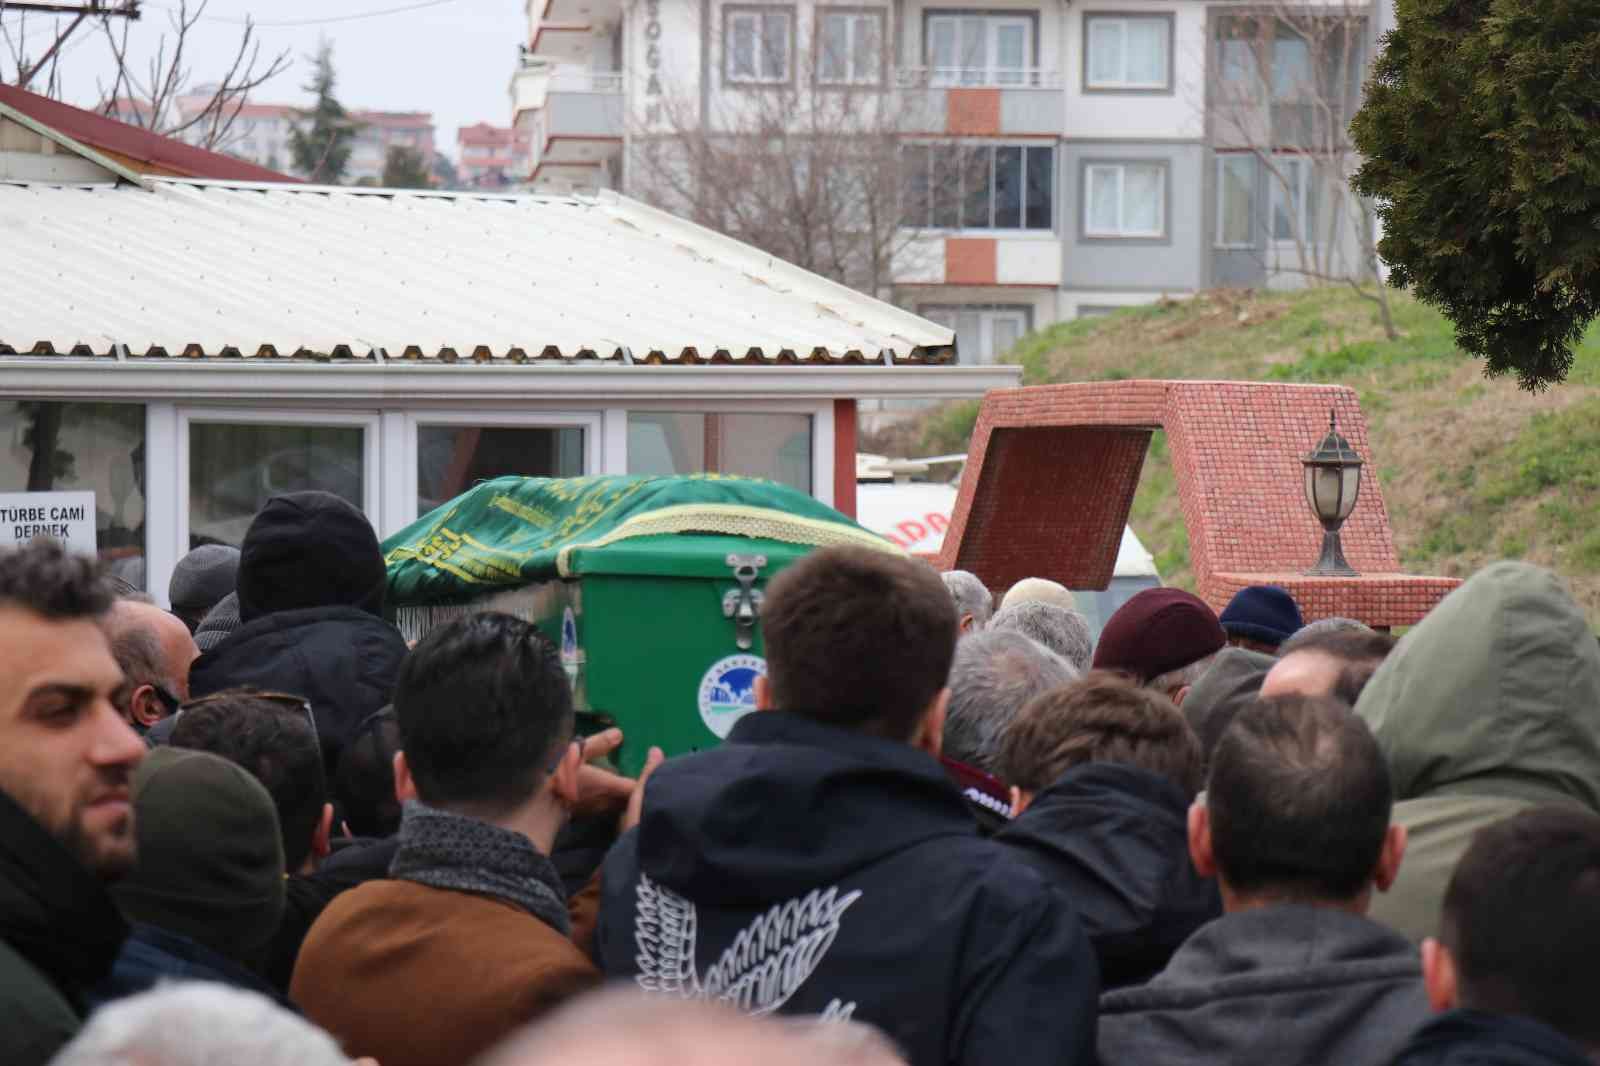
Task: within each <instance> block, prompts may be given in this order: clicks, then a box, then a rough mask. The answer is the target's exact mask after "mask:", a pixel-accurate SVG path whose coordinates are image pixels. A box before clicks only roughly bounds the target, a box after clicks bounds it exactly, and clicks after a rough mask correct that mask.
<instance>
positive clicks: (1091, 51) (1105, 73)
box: [1083, 15, 1172, 92]
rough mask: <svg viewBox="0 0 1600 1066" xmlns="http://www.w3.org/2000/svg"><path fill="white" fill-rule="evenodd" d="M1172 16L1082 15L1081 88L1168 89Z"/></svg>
mask: <svg viewBox="0 0 1600 1066" xmlns="http://www.w3.org/2000/svg"><path fill="white" fill-rule="evenodd" d="M1171 57H1172V19H1171V18H1170V17H1168V16H1166V15H1134V16H1120V15H1119V16H1111V15H1085V16H1084V58H1083V63H1084V87H1085V88H1088V89H1099V90H1106V91H1113V92H1116V91H1127V90H1134V91H1151V90H1158V91H1159V90H1166V89H1170V88H1172V62H1171Z"/></svg>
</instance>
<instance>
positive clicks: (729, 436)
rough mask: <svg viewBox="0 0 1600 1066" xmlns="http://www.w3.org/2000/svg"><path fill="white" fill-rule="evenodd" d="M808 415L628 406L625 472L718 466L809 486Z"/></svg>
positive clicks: (721, 469) (686, 471)
mask: <svg viewBox="0 0 1600 1066" xmlns="http://www.w3.org/2000/svg"><path fill="white" fill-rule="evenodd" d="M811 469H812V457H811V416H809V415H803V414H699V413H692V412H656V411H630V412H629V413H628V473H630V474H696V473H703V472H717V473H724V474H737V475H739V476H741V477H763V478H768V479H769V480H772V481H776V482H779V483H780V484H784V485H788V486H790V487H791V488H795V489H799V490H800V491H801V492H807V493H809V492H811V491H812V488H811Z"/></svg>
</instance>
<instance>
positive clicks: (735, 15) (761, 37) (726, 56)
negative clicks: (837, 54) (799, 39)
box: [722, 8, 794, 85]
mask: <svg viewBox="0 0 1600 1066" xmlns="http://www.w3.org/2000/svg"><path fill="white" fill-rule="evenodd" d="M722 49H723V75H724V77H725V78H726V79H727V80H728V81H729V82H731V83H734V84H739V85H781V84H783V83H785V82H787V81H788V80H789V78H790V74H791V71H790V66H791V61H792V59H793V53H794V11H793V9H792V8H728V9H727V11H726V14H725V15H724V18H723V39H722Z"/></svg>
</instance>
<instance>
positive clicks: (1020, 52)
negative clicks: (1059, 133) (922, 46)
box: [927, 14, 1033, 86]
mask: <svg viewBox="0 0 1600 1066" xmlns="http://www.w3.org/2000/svg"><path fill="white" fill-rule="evenodd" d="M927 25H928V40H927V59H928V65H929V66H930V67H931V68H932V69H931V70H929V72H928V74H929V81H930V83H931V84H933V85H941V86H949V85H1000V86H1004V85H1026V84H1028V82H1029V77H1030V72H1029V69H1028V68H1029V65H1030V64H1031V63H1032V61H1033V18H1032V17H1031V16H1028V15H999V14H996V15H975V14H962V15H929V16H928V23H927Z"/></svg>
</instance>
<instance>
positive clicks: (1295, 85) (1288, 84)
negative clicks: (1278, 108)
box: [1272, 27, 1316, 99]
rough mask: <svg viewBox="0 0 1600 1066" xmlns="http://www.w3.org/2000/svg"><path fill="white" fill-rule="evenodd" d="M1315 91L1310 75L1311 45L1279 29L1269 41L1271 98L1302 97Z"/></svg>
mask: <svg viewBox="0 0 1600 1066" xmlns="http://www.w3.org/2000/svg"><path fill="white" fill-rule="evenodd" d="M1315 88H1316V80H1315V79H1314V78H1313V77H1312V73H1311V42H1310V41H1307V40H1306V39H1305V38H1304V37H1302V36H1300V35H1299V34H1298V33H1296V32H1295V31H1294V30H1292V29H1289V28H1287V27H1281V28H1279V30H1278V33H1277V36H1275V37H1274V38H1273V39H1272V95H1273V96H1274V97H1276V98H1279V99H1281V98H1284V97H1295V96H1304V95H1305V94H1307V93H1309V92H1311V91H1313V90H1314V89H1315Z"/></svg>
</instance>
